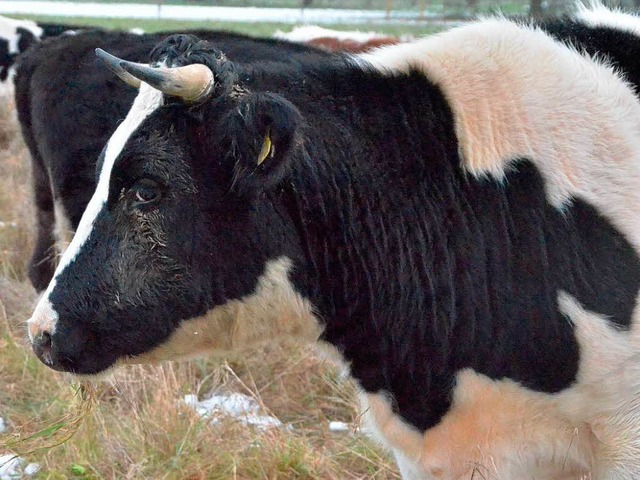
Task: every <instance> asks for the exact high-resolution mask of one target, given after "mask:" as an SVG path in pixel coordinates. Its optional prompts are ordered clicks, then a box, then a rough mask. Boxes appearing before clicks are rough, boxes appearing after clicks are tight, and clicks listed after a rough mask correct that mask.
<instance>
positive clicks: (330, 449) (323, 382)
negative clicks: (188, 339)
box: [0, 97, 398, 480]
mask: <svg viewBox="0 0 640 480" xmlns="http://www.w3.org/2000/svg"><path fill="white" fill-rule="evenodd" d="M32 223H33V209H32V205H31V191H30V186H29V156H28V153H27V151H26V148H25V146H24V144H23V143H22V140H21V136H20V132H19V127H18V124H17V121H16V119H15V109H14V106H13V103H12V101H11V99H10V98H7V97H0V418H1V419H3V420H4V423H5V424H6V432H5V434H3V435H0V456H1V455H2V454H5V453H9V447H11V448H13V449H14V451H17V452H18V453H20V455H21V457H23V458H24V461H25V464H26V463H28V462H36V463H38V464H39V466H40V470H39V471H38V473H37V474H36V475H35V477H33V478H37V479H67V478H72V479H154V480H155V479H189V480H197V479H236V478H237V479H258V478H260V479H262V478H265V479H279V478H282V479H345V480H348V479H379V480H384V479H394V478H398V475H397V471H396V469H395V465H394V462H393V461H392V459H391V458H390V457H388V456H387V454H386V453H384V452H383V451H382V450H380V449H379V448H378V447H376V446H375V445H373V444H372V443H370V442H369V441H368V440H367V439H366V438H365V437H364V435H363V434H362V432H361V431H360V421H359V420H360V419H359V414H358V411H357V409H356V404H357V400H356V395H355V393H356V392H355V388H354V386H353V385H352V384H351V383H350V382H349V381H347V380H344V379H342V378H341V376H340V374H339V372H338V370H337V369H336V367H335V366H334V365H332V364H331V363H329V362H328V361H326V360H323V359H322V358H320V357H319V356H318V354H317V353H316V352H314V351H313V350H312V349H310V348H309V347H305V346H301V345H292V344H283V345H269V346H267V347H265V348H263V349H260V350H258V351H253V352H251V354H243V355H238V356H237V357H235V358H230V359H211V358H208V359H201V360H196V361H191V362H182V363H171V364H165V365H162V366H158V367H129V368H127V369H124V370H121V371H119V372H117V373H116V374H115V375H114V376H113V377H112V378H111V379H110V380H108V381H105V382H102V383H99V384H96V385H95V391H94V392H93V396H92V398H95V399H96V401H95V404H94V405H93V408H92V409H90V408H88V407H87V403H86V402H84V404H83V401H82V399H81V397H80V393H79V389H78V386H77V385H75V384H74V383H73V379H72V378H70V377H69V376H66V375H64V374H58V373H55V372H53V371H51V370H49V369H47V368H46V367H44V366H43V365H42V364H41V363H40V362H39V361H38V360H37V359H36V358H35V356H34V355H33V354H32V353H31V352H30V350H29V349H28V348H26V342H25V331H24V327H25V320H26V319H27V318H28V317H29V315H30V313H31V309H32V307H33V305H34V302H35V293H34V291H33V290H32V288H31V286H30V284H29V283H28V281H27V280H26V276H25V274H26V272H25V270H26V264H27V261H28V258H29V255H30V252H31V247H32V242H33V225H32ZM214 392H227V393H228V392H238V393H242V394H244V395H247V396H248V397H251V398H253V399H254V400H255V401H256V402H257V403H258V404H259V405H260V407H261V411H262V413H264V414H269V415H273V416H275V417H276V418H278V419H279V420H280V421H282V424H283V425H282V426H280V427H272V428H265V429H262V428H260V427H256V426H251V425H247V424H245V422H243V421H240V420H238V419H236V418H233V417H230V416H226V417H225V416H223V417H221V418H220V419H219V420H218V421H217V422H212V421H211V420H210V418H206V417H201V416H200V415H199V414H198V413H196V412H195V411H194V410H193V409H192V408H190V407H189V406H188V405H187V404H186V403H185V402H184V401H183V399H184V397H185V395H187V394H192V395H196V396H197V398H198V399H199V400H203V399H207V398H208V397H209V396H210V395H211V394H212V393H214ZM330 421H341V422H345V423H346V424H347V427H348V428H347V430H346V431H342V432H334V431H331V430H330V428H329V422H330ZM0 424H1V422H0ZM0 428H1V426H0ZM76 430H77V431H76ZM73 433H75V435H73V436H72V437H71V438H70V439H68V440H67V441H66V442H63V443H62V444H60V445H58V446H53V445H54V444H56V443H61V442H62V441H63V440H65V439H66V437H68V436H69V435H71V434H73ZM30 436H31V437H30ZM17 439H26V441H23V442H17V443H16V440H17ZM0 472H2V465H0Z"/></svg>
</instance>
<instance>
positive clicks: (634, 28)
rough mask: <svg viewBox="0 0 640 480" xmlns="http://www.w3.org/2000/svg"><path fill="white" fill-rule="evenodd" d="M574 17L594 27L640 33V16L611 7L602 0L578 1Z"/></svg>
mask: <svg viewBox="0 0 640 480" xmlns="http://www.w3.org/2000/svg"><path fill="white" fill-rule="evenodd" d="M574 18H575V19H576V20H579V21H580V22H582V23H584V24H585V25H589V26H592V27H605V28H612V29H614V30H620V31H623V32H629V33H632V34H634V35H640V17H638V16H636V15H633V14H631V13H625V12H622V11H621V10H615V9H610V8H607V7H605V6H604V5H602V4H601V3H600V2H591V3H586V4H584V3H581V2H580V3H578V4H577V7H576V13H575V14H574Z"/></svg>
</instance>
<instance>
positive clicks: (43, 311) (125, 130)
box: [29, 83, 163, 335]
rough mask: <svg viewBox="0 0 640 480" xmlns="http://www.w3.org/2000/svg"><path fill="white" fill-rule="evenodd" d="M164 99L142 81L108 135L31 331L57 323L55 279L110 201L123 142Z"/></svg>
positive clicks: (124, 142) (73, 256) (31, 320)
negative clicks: (86, 198)
mask: <svg viewBox="0 0 640 480" xmlns="http://www.w3.org/2000/svg"><path fill="white" fill-rule="evenodd" d="M162 102H163V95H162V92H160V91H159V90H156V89H154V88H152V87H150V86H149V85H147V84H145V83H142V85H141V87H140V93H138V96H137V97H136V99H135V101H134V102H133V105H132V106H131V110H130V111H129V113H128V115H127V117H126V118H125V119H124V121H123V122H122V123H121V124H120V125H119V126H118V128H117V129H116V131H115V132H114V133H113V135H112V136H111V138H110V139H109V142H108V143H107V147H106V149H105V154H104V163H103V165H102V170H101V172H100V177H99V180H98V185H97V187H96V191H95V192H94V194H93V196H92V197H91V200H90V201H89V204H88V205H87V208H86V210H85V211H84V214H83V215H82V219H81V220H80V224H79V225H78V229H77V230H76V234H75V235H74V237H73V239H72V240H71V243H70V244H69V247H68V248H67V249H66V250H65V252H64V254H63V255H62V258H61V259H60V263H59V264H58V267H57V268H56V271H55V273H54V276H53V279H52V280H51V282H50V283H49V286H48V287H47V289H46V291H45V292H44V294H43V295H42V297H41V299H40V301H39V302H38V305H37V306H36V309H35V311H34V313H33V316H32V317H31V318H30V319H29V332H30V335H31V332H32V331H36V330H37V328H40V327H39V326H42V329H44V330H47V331H50V328H45V325H46V326H48V327H51V325H53V326H54V327H55V323H56V321H57V319H58V315H57V313H56V312H55V311H54V310H53V309H52V308H51V302H50V301H49V296H50V295H51V292H52V291H53V289H54V288H55V286H56V280H57V278H58V276H59V275H60V274H61V273H62V272H63V271H64V270H65V268H67V266H68V265H69V264H71V263H72V262H73V261H74V260H75V258H76V256H77V255H78V253H79V252H80V250H81V249H82V246H83V245H84V244H85V243H86V241H87V239H88V238H89V236H90V235H91V232H92V230H93V224H94V222H95V220H96V218H97V217H98V214H99V213H100V211H101V210H102V209H103V208H104V205H105V204H106V202H107V198H108V195H109V182H110V180H111V170H112V169H113V165H114V163H115V161H116V159H117V158H118V156H119V155H120V152H121V151H122V149H123V148H124V145H125V144H126V142H127V140H128V139H129V137H131V134H132V133H133V132H135V130H136V129H137V128H138V127H139V126H140V124H141V123H142V122H143V121H144V120H145V119H146V118H147V117H148V116H149V115H151V114H152V113H153V112H154V111H155V110H156V109H157V108H158V107H160V106H161V105H162Z"/></svg>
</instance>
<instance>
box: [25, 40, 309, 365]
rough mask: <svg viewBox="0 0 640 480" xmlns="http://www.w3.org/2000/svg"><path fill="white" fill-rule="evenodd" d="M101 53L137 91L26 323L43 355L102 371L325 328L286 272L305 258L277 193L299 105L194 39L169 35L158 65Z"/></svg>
mask: <svg viewBox="0 0 640 480" xmlns="http://www.w3.org/2000/svg"><path fill="white" fill-rule="evenodd" d="M100 55H101V56H102V57H104V58H105V59H107V61H108V62H109V63H110V66H111V68H112V69H114V70H116V72H117V73H119V74H120V76H122V77H123V78H124V79H125V80H127V81H129V82H132V83H138V84H140V83H141V85H140V92H139V95H138V96H137V98H136V100H135V101H134V103H133V106H132V107H131V110H130V111H129V113H128V115H127V117H126V119H125V120H124V121H123V122H122V123H121V124H120V125H119V127H118V128H117V130H116V131H115V132H114V133H113V135H112V137H111V138H110V140H109V141H108V143H107V145H106V146H105V147H104V150H103V152H102V154H101V156H100V159H99V161H98V164H97V174H98V185H97V188H96V191H95V193H94V195H93V197H92V199H91V201H90V203H89V205H88V207H87V209H86V211H85V213H84V215H83V217H82V220H81V222H80V225H79V227H78V230H77V232H76V235H75V237H74V238H73V241H72V242H71V244H70V246H69V247H68V249H67V250H66V251H65V253H64V255H63V256H62V259H61V261H60V264H59V266H58V268H57V270H56V273H55V275H54V278H53V280H52V281H51V283H50V285H49V286H48V288H47V290H46V291H45V293H44V295H43V296H42V298H41V300H40V302H39V304H38V305H37V307H36V310H35V312H34V314H33V316H32V317H31V319H30V320H29V334H30V337H31V340H32V343H33V348H34V351H35V353H36V354H37V355H38V357H39V358H40V359H41V360H42V361H43V362H44V363H46V364H47V365H49V366H50V367H52V368H54V369H58V370H64V371H70V372H73V373H77V374H95V373H99V372H102V371H104V370H105V369H107V368H109V367H111V366H113V365H115V364H117V363H119V362H123V361H155V360H160V359H173V358H178V357H183V356H185V355H192V354H198V353H202V352H204V351H207V350H212V349H213V350H229V349H232V348H236V347H237V346H239V344H246V343H251V342H252V341H253V340H265V339H267V337H269V336H272V335H274V334H275V335H280V334H282V335H287V334H305V333H304V332H306V334H309V335H311V336H317V334H318V332H317V331H316V329H317V324H316V323H315V321H314V320H313V316H312V314H311V309H310V307H309V305H308V303H307V302H306V300H304V299H303V298H302V297H301V296H300V294H299V293H298V291H299V289H300V288H302V287H301V286H300V283H298V284H297V285H296V286H294V285H293V284H294V283H296V282H294V281H293V280H292V279H291V277H290V275H289V274H290V273H291V267H292V266H293V265H294V264H296V266H298V265H297V263H298V261H299V260H300V259H301V258H302V255H301V253H300V247H299V242H298V240H297V234H296V231H295V229H294V228H293V227H292V226H291V222H290V221H289V220H288V218H287V214H286V212H285V209H284V208H283V207H282V205H281V204H280V203H279V202H280V201H279V200H278V193H277V192H278V191H279V189H278V188H277V187H278V185H279V184H280V183H281V182H282V180H283V178H284V177H285V176H286V175H287V172H288V170H289V169H290V168H291V163H292V162H294V161H295V159H296V158H297V157H299V155H298V154H297V152H298V151H299V150H300V149H301V148H302V146H301V144H300V141H299V133H298V131H299V126H300V123H301V117H300V114H299V112H298V110H297V109H296V108H295V107H294V106H293V105H292V104H291V103H289V102H288V101H286V100H285V99H284V98H282V97H280V96H278V95H275V94H270V93H252V92H248V91H245V90H243V89H241V88H239V87H238V85H237V82H236V75H235V73H234V66H233V64H231V63H230V62H228V61H226V59H225V58H224V56H223V55H222V54H221V53H220V52H218V51H216V50H214V49H213V48H211V46H210V45H208V44H206V43H204V42H197V41H196V40H195V39H194V38H192V37H188V36H174V37H170V38H169V39H168V40H166V41H165V42H163V43H162V44H161V45H160V46H159V47H158V48H157V49H156V50H155V51H154V52H153V53H152V60H153V64H152V65H153V66H146V65H140V64H132V63H128V62H124V61H121V60H118V59H114V58H113V57H110V56H109V55H105V54H104V53H100ZM141 81H142V82H141ZM147 82H148V83H147ZM150 84H152V85H154V86H155V87H157V88H154V86H151V85H150ZM158 88H160V89H162V90H159V89H158ZM163 91H164V92H163ZM185 92H186V93H185ZM301 322H302V323H304V325H305V326H303V325H302V323H301ZM305 322H306V323H305ZM306 334H305V335H306ZM132 359H133V360H132Z"/></svg>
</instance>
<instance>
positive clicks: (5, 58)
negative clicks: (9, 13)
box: [0, 15, 77, 85]
mask: <svg viewBox="0 0 640 480" xmlns="http://www.w3.org/2000/svg"><path fill="white" fill-rule="evenodd" d="M75 29H77V27H74V26H71V25H61V24H57V23H36V22H33V21H31V20H22V19H20V20H19V19H13V18H8V17H3V16H1V15H0V85H2V84H3V83H4V82H6V81H7V79H8V78H9V73H10V71H11V68H12V67H13V65H14V63H15V62H16V60H17V58H18V56H19V55H20V54H21V53H23V52H26V51H27V50H28V49H29V48H30V47H31V46H32V45H35V44H36V43H37V42H39V41H40V40H43V39H45V38H49V37H57V36H58V35H62V34H65V33H66V34H74V33H75Z"/></svg>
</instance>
